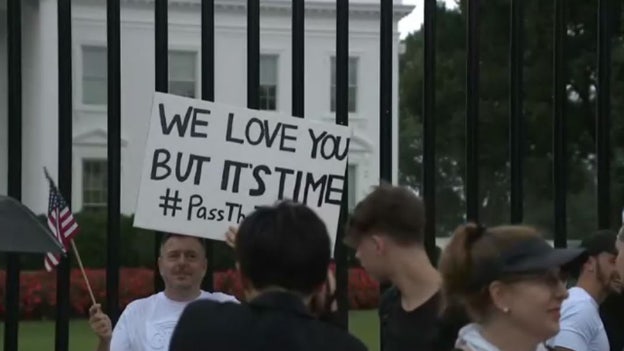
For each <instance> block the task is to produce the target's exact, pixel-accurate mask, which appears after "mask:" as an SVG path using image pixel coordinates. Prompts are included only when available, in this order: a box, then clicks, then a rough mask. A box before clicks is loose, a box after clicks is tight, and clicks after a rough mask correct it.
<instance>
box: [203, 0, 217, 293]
mask: <svg viewBox="0 0 624 351" xmlns="http://www.w3.org/2000/svg"><path fill="white" fill-rule="evenodd" d="M214 33H215V28H214V0H203V1H202V2H201V38H202V39H201V95H202V100H208V101H214V100H215V93H214V90H215V89H214V85H215V84H214V37H215V35H214ZM205 246H206V255H207V256H208V262H210V264H209V265H208V272H207V273H206V276H205V277H204V280H203V281H202V289H203V290H206V291H213V290H214V262H215V259H214V241H212V240H206V245H205Z"/></svg>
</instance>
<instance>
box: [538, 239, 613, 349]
mask: <svg viewBox="0 0 624 351" xmlns="http://www.w3.org/2000/svg"><path fill="white" fill-rule="evenodd" d="M616 237H617V235H616V234H615V233H614V232H611V231H608V230H601V231H599V232H596V233H593V234H592V235H590V236H587V237H585V238H584V239H583V241H582V242H581V247H582V248H585V249H586V250H587V256H586V257H585V259H584V260H582V261H580V262H578V264H577V265H576V267H574V269H573V270H572V274H573V278H575V279H577V283H576V286H574V287H572V288H570V289H569V290H568V293H569V296H568V298H567V299H566V300H565V301H564V302H563V306H562V308H561V321H560V324H561V331H560V332H559V334H557V336H556V337H554V338H553V339H552V340H549V342H548V344H549V345H551V346H553V347H555V349H556V350H563V351H565V350H572V351H609V350H610V347H609V338H608V337H607V332H606V330H605V327H604V324H603V322H602V318H601V317H600V310H599V308H600V305H601V304H602V303H603V302H604V301H605V299H606V298H607V297H608V296H609V295H612V294H616V293H619V290H620V287H621V284H620V277H619V274H618V273H617V269H616V264H615V262H616V258H617V255H618V250H617V248H616ZM620 313H622V311H620Z"/></svg>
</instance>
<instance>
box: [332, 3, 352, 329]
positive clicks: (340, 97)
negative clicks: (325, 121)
mask: <svg viewBox="0 0 624 351" xmlns="http://www.w3.org/2000/svg"><path fill="white" fill-rule="evenodd" d="M335 122H336V124H340V125H343V126H348V125H349V0H337V1H336V115H335ZM348 182H349V181H348V170H347V171H346V172H345V186H344V188H345V189H348ZM345 199H346V196H343V201H342V206H341V207H340V220H339V225H338V234H340V236H338V237H337V240H340V239H341V238H342V235H343V231H344V230H343V229H344V221H345V219H346V218H347V211H348V209H347V201H346V200H345ZM338 243H339V244H338V245H336V251H335V255H334V256H335V257H336V296H337V301H338V315H339V320H338V323H339V325H340V326H341V327H342V328H344V329H348V327H349V315H348V309H349V299H348V291H347V290H348V288H349V285H348V279H349V276H348V275H349V271H348V269H347V252H346V248H345V247H344V245H341V242H340V241H339V242H338Z"/></svg>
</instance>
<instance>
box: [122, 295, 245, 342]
mask: <svg viewBox="0 0 624 351" xmlns="http://www.w3.org/2000/svg"><path fill="white" fill-rule="evenodd" d="M198 299H210V300H214V301H218V302H235V303H238V300H236V298H235V297H233V296H230V295H226V294H223V293H210V292H207V291H202V292H201V295H200V296H199V297H198ZM188 303H189V302H178V301H173V300H170V299H169V298H167V296H165V293H164V292H162V291H161V292H159V293H157V294H154V295H151V296H148V297H145V298H142V299H138V300H134V301H132V302H130V303H129V304H128V306H126V308H125V309H124V311H123V313H122V314H121V316H120V317H119V321H118V322H117V324H116V325H115V328H114V329H113V336H112V339H111V345H110V351H165V350H169V341H170V339H171V334H172V333H173V330H174V328H175V326H176V324H177V322H178V319H179V318H180V315H181V314H182V312H183V311H184V308H185V307H186V305H187V304H188Z"/></svg>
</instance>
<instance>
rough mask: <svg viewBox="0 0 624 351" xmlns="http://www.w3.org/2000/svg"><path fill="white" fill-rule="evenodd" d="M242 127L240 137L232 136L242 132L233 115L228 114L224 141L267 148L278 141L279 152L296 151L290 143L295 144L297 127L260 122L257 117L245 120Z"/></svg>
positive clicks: (279, 123) (280, 123)
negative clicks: (261, 145)
mask: <svg viewBox="0 0 624 351" xmlns="http://www.w3.org/2000/svg"><path fill="white" fill-rule="evenodd" d="M244 127H245V133H241V135H234V134H235V130H242V128H241V127H237V126H236V121H235V120H234V114H233V113H230V114H229V115H228V123H227V132H226V135H225V140H226V141H228V142H231V143H236V144H244V143H247V144H250V145H260V144H263V145H264V146H266V147H267V148H271V147H273V145H275V142H276V140H278V141H279V149H280V150H281V151H286V152H295V151H296V150H295V147H294V145H292V144H290V142H291V141H292V142H293V143H294V142H297V136H296V135H295V134H294V133H296V132H297V128H298V126H297V125H294V124H286V123H283V122H273V121H269V120H267V119H265V120H262V119H260V118H257V117H252V118H250V119H249V120H247V123H245V126H244ZM287 142H288V143H289V145H287Z"/></svg>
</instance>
